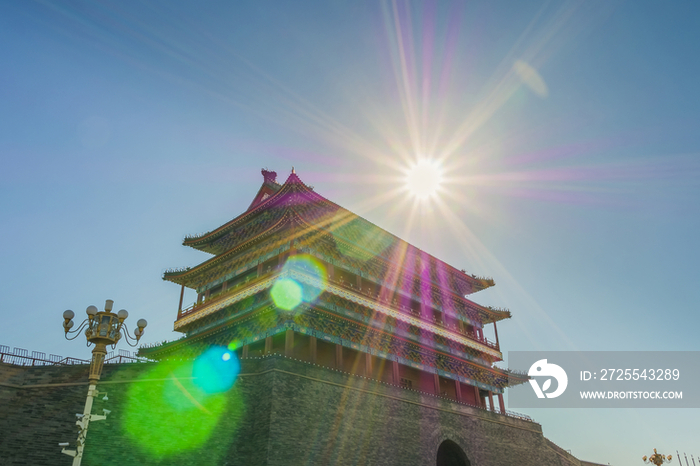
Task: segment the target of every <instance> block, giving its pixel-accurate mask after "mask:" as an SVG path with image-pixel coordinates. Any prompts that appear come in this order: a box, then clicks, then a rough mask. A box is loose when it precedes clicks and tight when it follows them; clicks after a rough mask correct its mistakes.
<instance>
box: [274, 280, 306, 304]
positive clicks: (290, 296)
mask: <svg viewBox="0 0 700 466" xmlns="http://www.w3.org/2000/svg"><path fill="white" fill-rule="evenodd" d="M302 294H303V290H302V288H301V285H299V284H298V283H297V282H296V281H294V280H292V279H290V278H283V279H280V280H277V281H276V282H275V284H274V285H273V286H272V290H271V291H270V295H271V296H272V300H273V301H274V302H275V305H277V307H279V308H280V309H284V310H285V311H291V310H292V309H294V308H295V307H297V306H298V305H299V304H301V297H302Z"/></svg>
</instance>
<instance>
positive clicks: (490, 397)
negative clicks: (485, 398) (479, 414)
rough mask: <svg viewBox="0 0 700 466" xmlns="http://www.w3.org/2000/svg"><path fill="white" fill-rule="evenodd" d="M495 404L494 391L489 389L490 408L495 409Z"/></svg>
mask: <svg viewBox="0 0 700 466" xmlns="http://www.w3.org/2000/svg"><path fill="white" fill-rule="evenodd" d="M494 408H495V406H494V405H493V392H492V391H491V390H489V410H490V411H495V409H494Z"/></svg>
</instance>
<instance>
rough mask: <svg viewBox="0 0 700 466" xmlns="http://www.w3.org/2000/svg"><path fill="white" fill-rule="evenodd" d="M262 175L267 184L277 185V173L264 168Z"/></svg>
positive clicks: (261, 171)
mask: <svg viewBox="0 0 700 466" xmlns="http://www.w3.org/2000/svg"><path fill="white" fill-rule="evenodd" d="M260 173H262V176H263V179H264V180H265V183H277V172H274V171H272V170H268V169H267V168H263V169H262V170H260Z"/></svg>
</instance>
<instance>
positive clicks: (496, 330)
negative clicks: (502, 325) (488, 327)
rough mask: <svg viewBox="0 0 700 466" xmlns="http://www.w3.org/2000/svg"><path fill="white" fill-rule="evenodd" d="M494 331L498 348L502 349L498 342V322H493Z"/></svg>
mask: <svg viewBox="0 0 700 466" xmlns="http://www.w3.org/2000/svg"><path fill="white" fill-rule="evenodd" d="M493 331H494V332H495V333H496V346H497V347H498V349H501V344H500V343H499V342H498V327H496V321H495V320H494V321H493Z"/></svg>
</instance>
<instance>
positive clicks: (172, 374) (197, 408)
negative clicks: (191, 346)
mask: <svg viewBox="0 0 700 466" xmlns="http://www.w3.org/2000/svg"><path fill="white" fill-rule="evenodd" d="M205 354H206V355H207V356H206V357H204V358H201V357H200V358H198V360H199V361H200V362H199V365H200V368H199V372H200V376H199V377H197V376H196V375H195V377H197V378H193V375H194V374H195V373H196V372H197V371H196V370H195V367H194V366H195V364H197V362H195V363H193V362H192V361H186V362H173V361H163V362H160V363H158V364H157V365H156V366H155V367H153V368H152V369H150V370H149V371H146V372H144V373H143V374H142V375H141V376H140V377H139V379H138V380H137V381H135V382H133V383H131V384H130V386H129V388H128V390H127V393H126V395H127V397H126V398H127V402H126V403H125V406H124V410H123V418H122V421H123V422H122V428H123V429H124V431H125V433H126V435H127V437H128V438H129V439H130V440H131V442H133V444H135V445H136V446H137V447H138V449H139V450H140V451H141V453H142V454H143V455H147V456H148V457H150V458H152V459H154V460H160V459H163V458H166V457H172V456H174V455H177V457H178V459H183V460H184V458H185V457H186V456H188V455H192V458H191V461H192V462H196V463H198V464H199V463H200V462H201V463H202V464H203V463H206V464H219V463H220V461H219V460H220V458H221V456H222V455H223V454H225V453H226V452H227V450H228V448H227V447H225V446H223V445H221V441H220V439H212V438H211V437H212V433H213V432H214V430H215V429H225V430H224V431H226V432H227V435H231V438H233V434H234V433H235V431H236V429H237V428H238V423H239V421H240V419H241V417H242V415H243V411H244V405H243V401H242V398H241V396H240V394H239V393H238V390H237V389H236V388H235V387H234V388H233V389H231V385H228V383H229V382H230V381H231V380H235V376H234V377H231V375H230V373H231V370H230V368H228V367H226V366H233V365H235V366H236V368H237V367H238V360H237V358H236V357H235V355H234V354H232V353H230V352H227V350H226V349H223V348H222V349H217V350H216V351H214V352H211V353H210V352H207V353H205ZM225 354H229V360H228V361H223V360H222V357H223V356H224V355H225ZM210 359H211V360H214V359H218V363H217V362H210ZM201 366H204V370H202V367H201ZM221 366H224V368H225V369H224V370H221V373H219V374H213V373H212V372H213V371H212V368H214V367H219V368H220V367H221ZM237 373H238V370H236V375H237ZM202 377H203V378H204V379H205V380H209V381H210V382H209V383H208V384H202V380H201V379H202ZM211 380H217V382H214V383H212V382H211ZM224 381H226V382H224ZM202 385H204V386H205V387H207V388H211V386H214V387H216V388H223V387H224V386H228V388H229V390H226V391H223V390H222V391H219V392H213V393H209V392H207V391H206V390H205V389H204V388H202ZM229 429H230V430H229ZM187 462H189V460H188V461H187ZM105 464H108V463H105Z"/></svg>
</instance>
